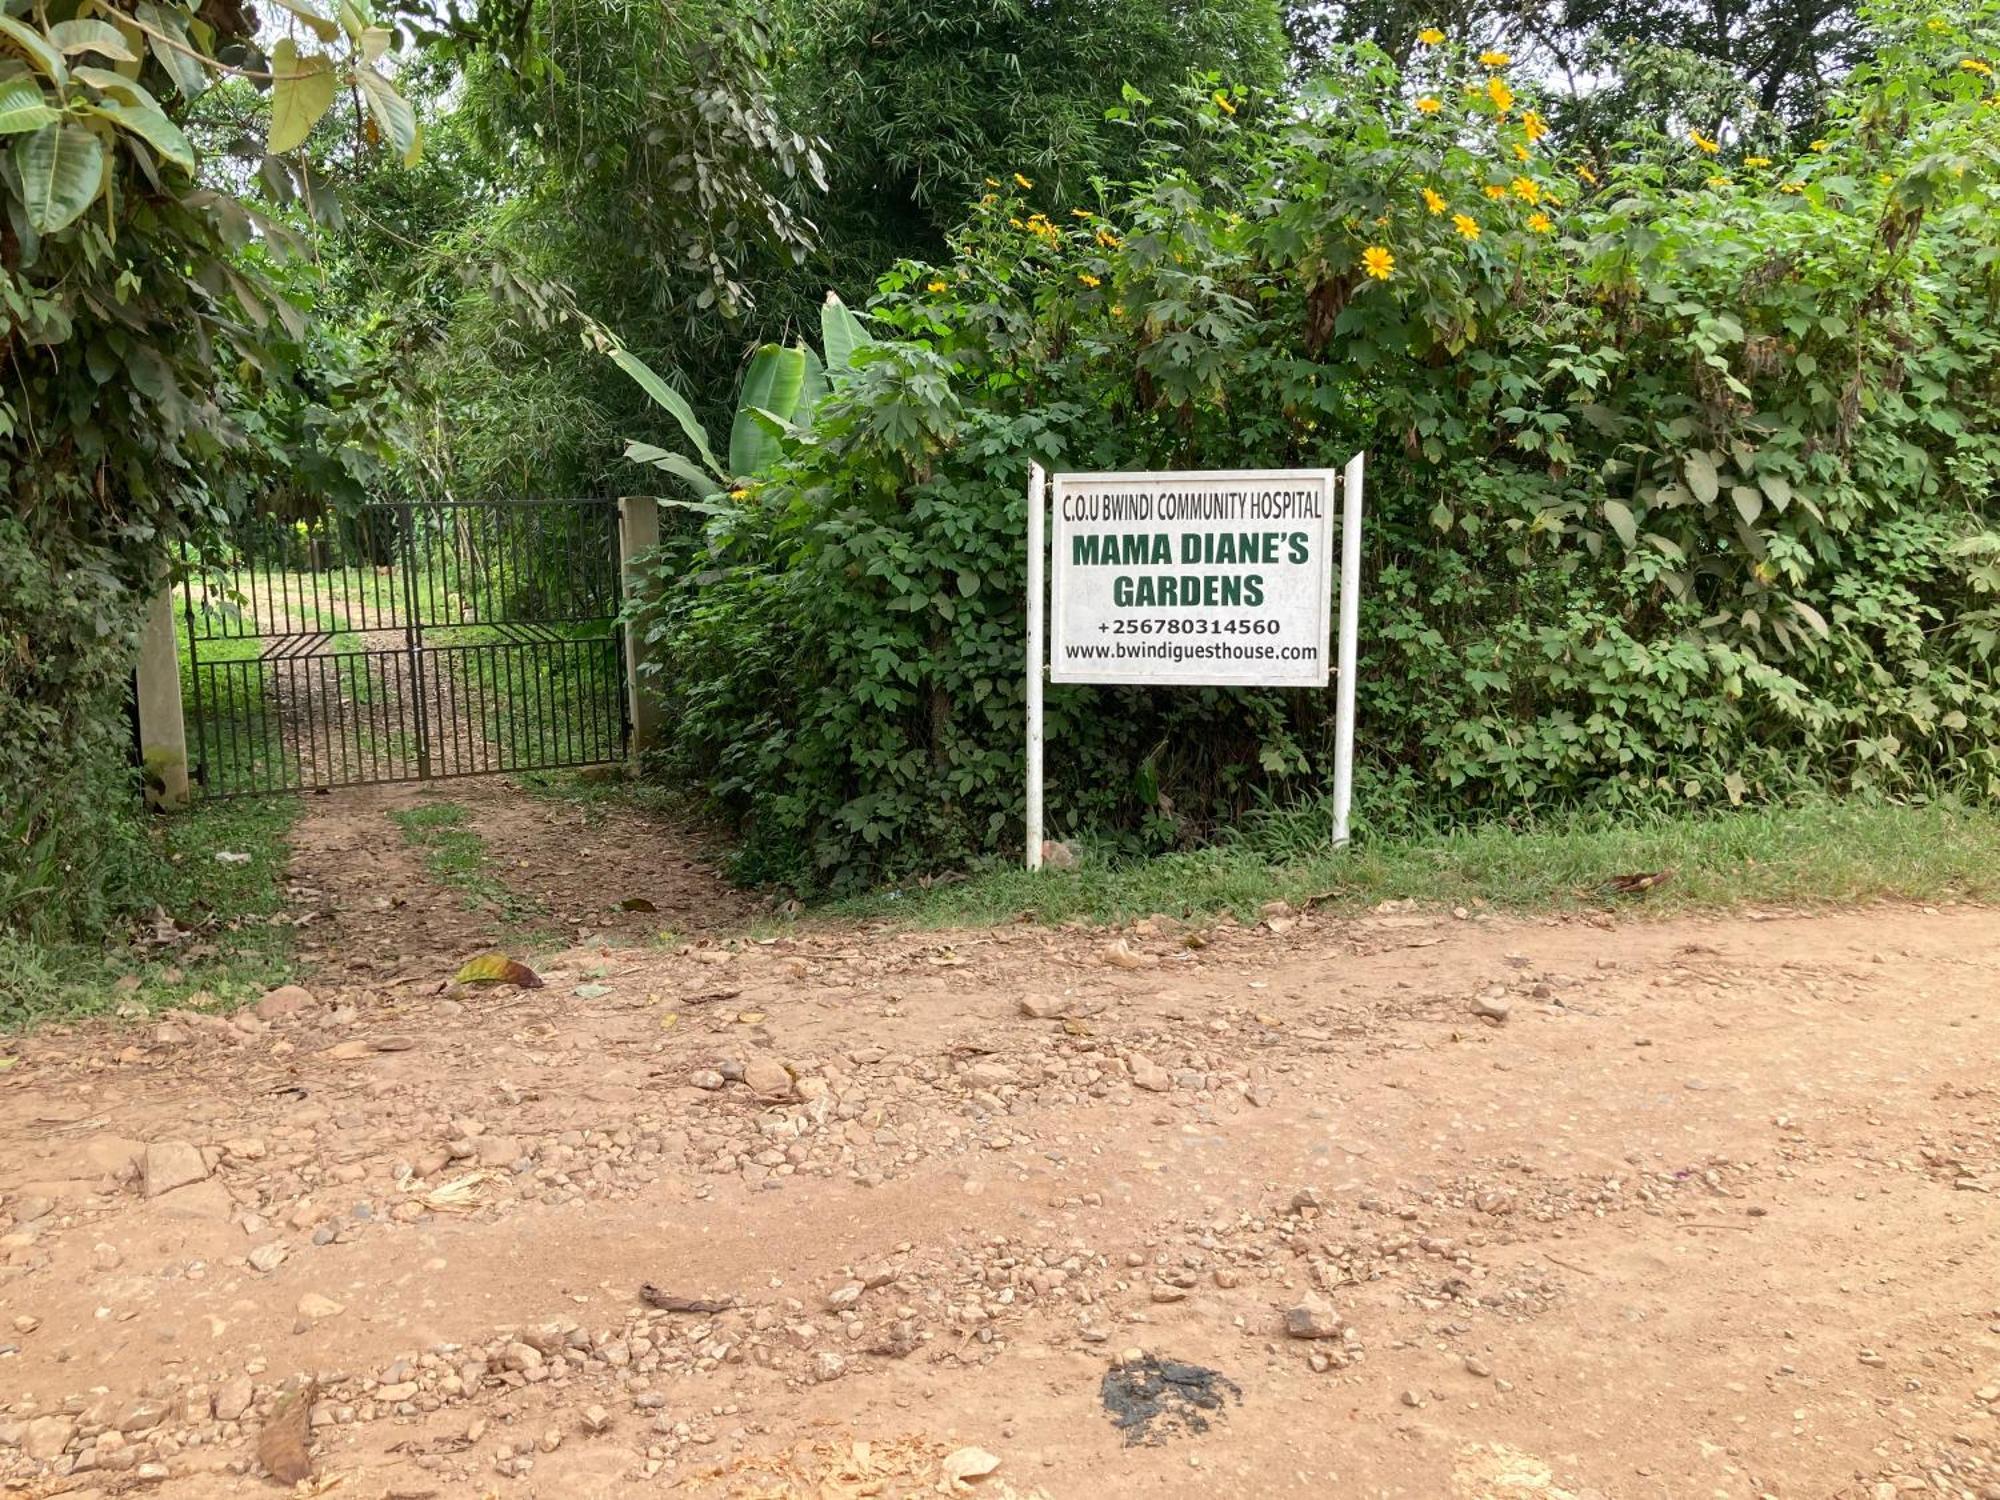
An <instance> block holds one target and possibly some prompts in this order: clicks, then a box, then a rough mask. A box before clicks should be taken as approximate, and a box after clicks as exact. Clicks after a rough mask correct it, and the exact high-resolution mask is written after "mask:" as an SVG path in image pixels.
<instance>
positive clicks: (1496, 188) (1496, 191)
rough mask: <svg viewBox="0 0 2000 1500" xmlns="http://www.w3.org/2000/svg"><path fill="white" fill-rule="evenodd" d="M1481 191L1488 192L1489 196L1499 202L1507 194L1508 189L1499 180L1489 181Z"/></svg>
mask: <svg viewBox="0 0 2000 1500" xmlns="http://www.w3.org/2000/svg"><path fill="white" fill-rule="evenodd" d="M1480 191H1481V192H1483V193H1484V194H1486V196H1487V197H1489V198H1491V199H1493V200H1494V201H1495V202H1498V201H1499V200H1500V199H1502V198H1504V197H1506V196H1507V189H1505V188H1504V187H1502V186H1501V185H1500V184H1499V183H1497V182H1489V183H1487V184H1486V186H1485V187H1483V188H1481V189H1480Z"/></svg>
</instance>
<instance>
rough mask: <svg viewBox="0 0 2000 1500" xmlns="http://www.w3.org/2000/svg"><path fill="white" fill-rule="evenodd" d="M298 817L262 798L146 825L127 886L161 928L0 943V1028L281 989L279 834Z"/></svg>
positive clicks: (292, 806) (286, 933)
mask: <svg viewBox="0 0 2000 1500" xmlns="http://www.w3.org/2000/svg"><path fill="white" fill-rule="evenodd" d="M298 814H299V804H298V802H297V800H296V799H295V798H291V797H272V798H249V799H245V800H243V801H235V802H218V803H210V804H207V805H204V806H200V807H197V808H195V809H194V810H193V811H191V812H187V813H181V814H176V815H175V816H173V817H170V818H150V819H148V821H147V824H146V827H145V829H144V832H143V837H142V838H141V839H139V840H138V841H137V843H136V849H135V853H134V859H135V861H136V862H137V863H138V864H139V865H140V866H141V868H140V869H138V870H136V871H134V872H132V879H131V884H132V886H133V888H134V889H135V890H137V891H139V892H142V893H143V896H144V898H145V900H147V901H148V902H150V903H152V904H153V905H155V906H156V907H157V908H158V910H159V911H160V912H163V913H164V914H165V915H166V917H167V918H168V920H169V924H170V927H159V926H156V922H155V920H154V919H152V918H150V917H145V918H139V919H136V920H135V922H134V924H133V927H132V929H131V931H130V932H129V934H128V935H126V936H124V937H121V938H120V939H118V940H116V941H112V942H107V943H105V944H103V945H101V946H86V945H83V944H61V945H53V946H52V945H49V944H42V943H31V942H28V941H25V940H23V939H20V938H15V937H9V936H7V935H5V934H0V1029H11V1028H15V1027H20V1026H27V1025H33V1024H35V1023H38V1022H42V1021H48V1020H56V1019H61V1018H65V1017H76V1016H87V1015H95V1014H101V1013H103V1012H107V1011H113V1010H117V1009H120V1008H123V1007H127V1006H136V1007H140V1008H143V1009H146V1010H158V1009H164V1008H166V1007H168V1006H172V1005H180V1004H185V1003H188V1002H189V1001H190V1000H193V1001H195V1002H196V1003H201V1001H200V998H199V997H201V996H204V995H206V996H209V997H213V999H215V1000H216V1001H219V1002H223V1003H229V1002H234V1001H239V1000H243V999H246V998H248V997H250V996H253V995H256V994H259V993H261V992H262V991H263V990H265V989H268V988H270V987H271V986H272V985H274V984H281V983H283V982H284V981H285V979H286V978H287V977H288V975H289V968H290V962H291V954H292V939H293V934H294V929H293V927H292V926H291V925H290V924H289V923H287V922H284V921H282V920H278V921H274V920H273V919H274V918H282V916H283V914H284V910H285V892H284V869H285V859H286V852H287V851H286V836H287V834H288V833H289V832H290V829H291V826H292V822H293V820H294V819H296V818H297V817H298ZM224 854H227V855H231V856H247V857H234V858H229V859H220V858H218V857H217V856H218V855H224ZM170 932H171V936H169V933H170ZM162 937H168V939H169V940H167V941H157V940H156V939H159V938H162Z"/></svg>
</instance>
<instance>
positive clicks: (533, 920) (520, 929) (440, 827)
mask: <svg viewBox="0 0 2000 1500" xmlns="http://www.w3.org/2000/svg"><path fill="white" fill-rule="evenodd" d="M389 816H390V817H391V818H392V819H394V820H395V823H396V826H397V827H398V828H400V829H402V831H403V838H404V839H405V840H406V841H407V842H408V843H409V844H410V845H411V846H413V847H414V848H417V849H420V850H422V851H423V854H424V868H425V869H426V870H427V871H429V873H430V876H431V878H432V879H433V880H436V881H437V882H438V883H439V884H440V885H444V886H449V887H450V888H451V889H453V890H455V891H457V892H459V893H460V895H461V896H463V897H464V899H465V904H466V906H467V907H469V908H470V909H471V910H473V911H481V912H487V913H489V914H491V915H492V916H493V917H495V918H497V919H498V920H499V921H500V922H501V923H502V924H504V925H505V926H506V927H507V928H509V929H512V931H510V934H509V935H510V936H514V937H517V938H519V939H521V940H524V941H528V942H537V941H542V940H545V939H547V938H549V937H551V936H556V935H554V934H551V933H549V932H546V931H544V930H542V929H540V928H538V927H537V925H536V924H537V923H538V922H540V921H541V920H542V919H544V918H546V917H547V916H548V913H547V911H546V910H544V909H543V907H542V905H541V903H540V902H538V901H536V900H534V899H533V898H532V897H529V896H524V895H522V894H521V893H520V892H519V891H516V890H513V889H511V888H510V887H509V886H508V885H507V884H506V882H504V881H503V880H501V879H500V877H499V876H498V875H497V874H495V873H494V869H493V859H492V856H491V855H490V854H489V853H488V851H487V848H486V840H485V839H483V838H481V837H480V836H479V831H478V830H477V829H475V828H473V827H472V826H471V824H470V822H469V821H468V818H467V815H466V811H465V809H464V808H463V807H460V806H459V805H458V804H457V803H456V802H431V803H426V804H425V805H424V806H422V807H412V808H406V809H404V810H401V811H398V812H392V813H390V814H389Z"/></svg>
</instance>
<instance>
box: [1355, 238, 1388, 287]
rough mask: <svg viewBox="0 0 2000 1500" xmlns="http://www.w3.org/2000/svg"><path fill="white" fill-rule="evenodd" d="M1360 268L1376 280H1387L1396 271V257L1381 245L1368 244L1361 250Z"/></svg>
mask: <svg viewBox="0 0 2000 1500" xmlns="http://www.w3.org/2000/svg"><path fill="white" fill-rule="evenodd" d="M1361 269H1362V270H1364V271H1366V272H1367V273H1368V274H1369V275H1370V276H1372V277H1373V278H1374V279H1375V280H1377V281H1387V280H1388V279H1389V278H1390V277H1391V276H1393V275H1395V273H1396V257H1395V256H1393V255H1391V254H1390V253H1389V252H1388V250H1387V248H1385V247H1384V246H1381V245H1370V246H1369V247H1368V248H1367V249H1366V250H1363V251H1362V252H1361Z"/></svg>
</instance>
